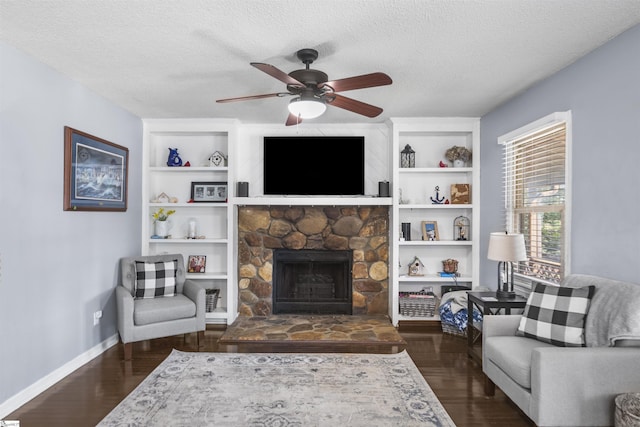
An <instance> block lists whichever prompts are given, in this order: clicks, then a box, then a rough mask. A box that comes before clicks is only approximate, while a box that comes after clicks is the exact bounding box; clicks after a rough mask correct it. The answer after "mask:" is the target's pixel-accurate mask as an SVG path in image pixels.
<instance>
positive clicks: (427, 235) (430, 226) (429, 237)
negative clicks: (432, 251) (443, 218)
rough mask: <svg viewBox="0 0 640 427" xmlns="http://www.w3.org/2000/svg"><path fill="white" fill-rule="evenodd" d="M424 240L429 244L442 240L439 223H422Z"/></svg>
mask: <svg viewBox="0 0 640 427" xmlns="http://www.w3.org/2000/svg"><path fill="white" fill-rule="evenodd" d="M422 240H424V241H429V242H436V241H438V240H440V235H439V234H438V221H422Z"/></svg>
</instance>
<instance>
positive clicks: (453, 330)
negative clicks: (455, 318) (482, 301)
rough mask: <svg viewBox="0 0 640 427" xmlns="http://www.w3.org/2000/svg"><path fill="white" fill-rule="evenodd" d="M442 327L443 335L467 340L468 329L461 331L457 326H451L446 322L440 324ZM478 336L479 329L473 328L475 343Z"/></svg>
mask: <svg viewBox="0 0 640 427" xmlns="http://www.w3.org/2000/svg"><path fill="white" fill-rule="evenodd" d="M440 325H442V332H443V333H445V334H448V335H454V336H456V337H460V338H464V339H467V328H464V329H463V330H460V329H458V328H457V327H456V326H455V325H450V324H448V323H445V322H440ZM478 336H480V331H479V330H478V329H477V328H473V340H474V341H475V340H476V339H477V338H478Z"/></svg>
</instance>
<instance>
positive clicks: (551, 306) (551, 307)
mask: <svg viewBox="0 0 640 427" xmlns="http://www.w3.org/2000/svg"><path fill="white" fill-rule="evenodd" d="M594 291H595V286H585V287H583V288H567V287H561V286H546V285H542V284H537V285H536V287H535V289H534V290H533V292H531V294H530V295H529V298H528V300H527V304H526V306H525V308H524V313H523V315H522V319H521V320H520V325H519V326H518V330H517V331H516V335H518V336H524V337H529V338H535V339H537V340H539V341H543V342H547V343H550V344H553V345H557V346H560V347H584V346H585V342H584V321H585V318H586V315H587V312H588V311H589V304H590V303H591V297H592V296H593V293H594Z"/></svg>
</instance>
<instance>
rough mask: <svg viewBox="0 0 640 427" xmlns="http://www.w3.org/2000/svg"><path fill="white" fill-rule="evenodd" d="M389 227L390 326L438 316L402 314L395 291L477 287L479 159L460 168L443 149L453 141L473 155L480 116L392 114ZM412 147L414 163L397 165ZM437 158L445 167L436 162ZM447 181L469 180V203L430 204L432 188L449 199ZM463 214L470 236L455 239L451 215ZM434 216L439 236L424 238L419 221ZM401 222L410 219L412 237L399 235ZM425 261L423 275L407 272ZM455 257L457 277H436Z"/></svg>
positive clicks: (477, 152) (439, 291) (437, 293)
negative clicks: (403, 166) (404, 153)
mask: <svg viewBox="0 0 640 427" xmlns="http://www.w3.org/2000/svg"><path fill="white" fill-rule="evenodd" d="M390 126H391V128H392V131H391V138H392V144H391V151H392V153H391V158H392V162H393V163H392V166H393V167H392V171H393V172H392V174H393V176H392V179H391V181H392V196H393V204H392V206H393V207H392V220H391V224H392V232H391V245H390V246H391V257H390V258H391V259H392V261H390V272H391V273H390V276H391V277H390V289H391V290H390V315H391V318H392V322H393V324H394V325H397V324H398V322H399V321H403V320H438V319H439V317H438V315H437V312H436V314H435V315H434V316H432V317H409V316H402V315H401V314H400V311H399V294H400V292H418V291H421V290H432V291H433V292H434V294H435V295H437V296H441V287H442V285H462V286H468V287H470V288H473V287H476V286H478V284H477V281H478V275H479V273H478V272H479V258H478V253H479V251H478V241H479V238H478V236H479V233H478V230H479V218H480V216H479V210H478V209H477V207H476V206H477V202H478V201H479V198H480V195H479V189H480V185H479V184H480V181H479V180H480V173H479V168H478V166H477V165H479V163H480V162H479V159H473V158H472V160H471V162H468V164H466V165H465V167H458V168H454V167H452V165H451V164H450V162H448V161H447V160H446V157H445V152H446V150H447V149H448V148H450V147H452V146H454V145H457V146H465V147H467V148H468V149H470V150H471V151H472V154H473V155H475V156H478V155H479V153H480V150H479V143H480V142H479V141H480V136H479V120H478V119H476V118H392V119H391V120H390ZM407 144H408V145H410V146H411V148H412V149H413V150H414V151H415V167H413V168H402V167H400V155H401V154H400V153H401V151H402V150H403V149H404V147H405V146H406V145H407ZM440 161H443V162H444V163H445V164H448V165H449V167H440V166H439V165H440ZM452 184H470V185H471V201H470V203H468V204H434V203H432V201H431V199H430V198H431V197H434V198H436V196H435V187H436V186H438V187H439V189H440V192H439V195H440V196H441V197H445V199H451V195H450V188H451V185H452ZM459 216H465V217H467V218H468V219H469V220H470V236H469V240H463V241H458V240H454V220H455V218H457V217H459ZM423 221H436V222H437V225H438V233H439V240H438V241H428V240H423V233H422V222H423ZM402 223H410V224H411V240H406V239H404V238H403V236H402V231H401V230H402ZM414 257H418V259H419V260H420V261H421V262H422V264H423V265H424V271H423V275H422V276H410V275H409V274H408V265H409V264H410V263H411V261H412V260H413V259H414ZM449 258H453V259H456V260H458V262H459V264H458V273H459V277H457V278H456V279H455V280H454V279H453V278H451V277H440V275H439V273H440V272H441V271H442V261H443V260H445V259H449Z"/></svg>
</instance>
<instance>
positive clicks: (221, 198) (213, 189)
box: [191, 182, 229, 203]
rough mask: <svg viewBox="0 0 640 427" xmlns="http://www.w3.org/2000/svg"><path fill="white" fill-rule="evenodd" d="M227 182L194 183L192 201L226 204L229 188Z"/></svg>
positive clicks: (192, 184)
mask: <svg viewBox="0 0 640 427" xmlns="http://www.w3.org/2000/svg"><path fill="white" fill-rule="evenodd" d="M228 187H229V186H228V185H227V183H226V182H192V183H191V201H193V202H196V203H200V202H226V201H227V194H228V190H229V188H228Z"/></svg>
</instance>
